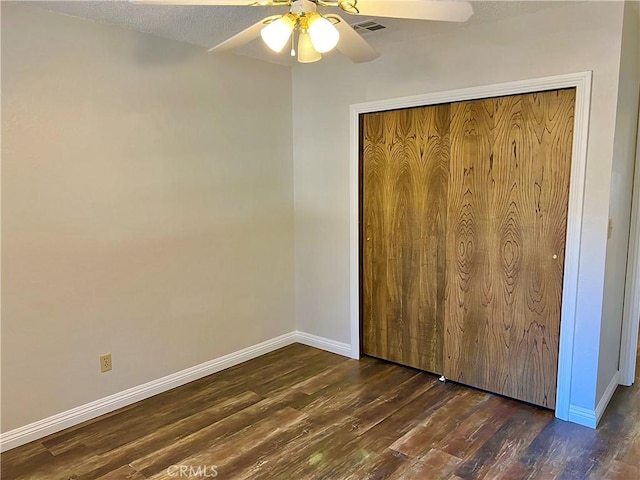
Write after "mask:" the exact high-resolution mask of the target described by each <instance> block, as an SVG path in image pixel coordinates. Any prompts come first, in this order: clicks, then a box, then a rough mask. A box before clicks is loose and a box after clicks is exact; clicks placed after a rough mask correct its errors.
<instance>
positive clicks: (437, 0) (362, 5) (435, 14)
mask: <svg viewBox="0 0 640 480" xmlns="http://www.w3.org/2000/svg"><path fill="white" fill-rule="evenodd" d="M354 4H355V8H356V9H357V12H355V10H351V8H352V7H353V6H354ZM340 5H341V6H342V7H343V9H345V11H348V12H349V13H359V14H360V15H367V16H369V17H390V18H409V19H415V20H436V21H443V22H466V21H467V20H469V18H470V17H471V15H473V7H472V6H471V3H469V2H463V1H457V0H357V1H356V2H354V1H353V0H346V1H344V2H342V3H341V4H340Z"/></svg>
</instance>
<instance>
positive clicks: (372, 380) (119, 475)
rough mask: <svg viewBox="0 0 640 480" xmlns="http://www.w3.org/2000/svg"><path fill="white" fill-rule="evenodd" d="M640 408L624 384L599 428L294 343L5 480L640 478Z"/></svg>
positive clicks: (26, 462)
mask: <svg viewBox="0 0 640 480" xmlns="http://www.w3.org/2000/svg"><path fill="white" fill-rule="evenodd" d="M289 351H290V352H291V355H288V352H289ZM309 362H311V363H309ZM256 372H260V374H256ZM254 389H255V390H254ZM257 390H259V393H258V391H257ZM639 399H640V386H638V385H636V386H633V387H630V388H624V387H620V388H619V389H618V391H617V392H616V393H615V395H614V398H613V400H612V402H611V408H609V409H608V410H607V412H605V415H604V416H603V419H602V422H601V426H600V427H599V428H598V430H591V429H587V428H584V427H580V426H579V425H574V424H570V423H567V422H562V421H560V420H557V419H554V418H553V414H552V412H549V411H547V410H544V409H540V408H537V407H534V406H531V405H528V404H524V403H520V402H517V401H515V400H510V399H506V398H504V397H499V396H495V395H492V394H488V393H484V392H480V391H477V390H473V389H469V388H467V387H464V386H461V385H457V384H455V383H453V382H447V383H446V384H442V383H440V382H438V381H437V377H435V376H433V375H430V374H427V373H423V372H418V371H416V370H414V369H411V368H406V367H402V366H398V365H395V364H390V363H387V362H384V361H380V360H376V359H372V358H367V359H363V360H362V361H354V360H350V359H346V358H342V357H338V356H335V355H334V354H330V353H327V352H321V351H318V350H315V349H312V348H310V347H305V346H300V345H294V346H291V347H287V348H285V349H282V350H281V351H278V352H274V354H270V355H269V356H268V357H267V360H265V359H264V358H259V359H255V360H252V361H250V362H246V363H244V364H242V365H238V366H237V367H234V369H233V374H230V373H229V371H228V370H226V371H224V372H220V373H219V374H216V375H212V376H210V377H207V378H206V379H202V380H200V381H198V382H194V384H190V385H185V386H184V387H180V388H178V389H176V390H174V391H172V392H167V394H162V395H158V396H156V397H154V398H152V399H148V400H145V401H143V402H140V403H139V404H136V405H133V406H130V407H127V408H124V409H122V410H120V411H117V412H113V413H111V414H109V415H105V416H104V417H101V418H99V419H95V420H92V421H90V422H87V423H85V424H83V425H78V426H76V427H73V428H71V429H69V430H66V431H63V432H59V433H58V434H55V435H51V436H49V437H47V438H45V439H43V440H41V441H37V442H32V443H30V444H27V445H24V446H22V447H19V448H16V449H13V450H10V451H8V452H5V453H3V454H2V456H1V457H0V461H1V463H2V470H1V472H0V478H2V479H3V480H27V479H29V480H69V479H70V478H73V479H74V480H119V479H129V480H143V479H146V478H148V477H152V478H156V479H158V478H180V477H176V476H175V473H176V472H175V471H173V472H171V471H168V470H167V468H168V467H171V466H173V465H181V464H182V465H185V464H186V463H189V464H190V465H191V466H194V467H196V468H197V467H202V468H204V467H216V469H217V472H218V477H217V478H232V479H234V480H274V479H275V480H316V479H326V480H346V479H349V480H365V479H366V480H371V479H378V480H382V479H425V480H431V479H439V478H442V479H447V480H479V479H481V478H487V479H489V478H491V479H499V478H503V479H508V480H521V479H522V480H524V479H529V478H530V479H545V480H547V479H568V480H590V479H593V480H609V479H620V480H636V477H630V476H631V475H634V476H635V475H636V474H637V466H638V463H639V462H638V456H639V453H640V420H639V418H640V411H639V410H640V407H639V406H638V400H639ZM100 432H102V437H100ZM101 438H102V442H103V443H101ZM392 446H394V447H396V448H398V449H399V450H400V451H396V450H394V449H393V448H391V447H392ZM211 464H215V465H211ZM196 473H197V471H196ZM200 473H201V474H202V470H201V471H200ZM209 473H210V471H209ZM171 474H173V476H172V475H171ZM183 478H184V477H183ZM187 478H189V477H187ZM191 478H197V477H191Z"/></svg>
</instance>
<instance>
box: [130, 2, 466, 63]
mask: <svg viewBox="0 0 640 480" xmlns="http://www.w3.org/2000/svg"><path fill="white" fill-rule="evenodd" d="M129 1H131V2H132V3H141V4H152V5H229V6H252V7H260V6H286V7H289V12H288V13H286V14H284V15H273V16H270V17H267V18H264V19H263V20H261V21H259V22H258V23H256V24H254V25H252V26H250V27H249V28H247V29H245V30H243V31H241V32H240V33H238V34H236V35H234V36H233V37H231V38H229V39H228V40H225V41H224V42H222V43H220V44H219V45H216V46H215V47H213V48H211V49H210V50H209V51H210V52H222V51H226V50H232V49H234V48H238V47H241V46H242V45H244V44H246V43H249V42H250V41H252V40H254V39H255V38H257V37H259V36H261V37H262V40H263V41H264V43H265V44H266V45H267V46H268V47H269V48H270V49H271V50H273V51H274V52H276V53H280V52H281V51H282V50H283V49H284V48H285V47H286V46H287V45H289V46H290V47H291V56H294V57H295V56H296V55H297V57H298V61H299V62H300V63H312V62H317V61H318V60H320V59H321V58H322V54H323V53H327V52H329V51H331V50H333V48H336V49H337V50H338V51H339V52H341V53H342V54H344V55H346V56H347V57H349V58H350V59H351V60H352V61H353V62H355V63H362V62H369V61H371V60H373V59H375V58H377V57H379V56H380V54H379V53H378V52H377V51H376V50H375V49H374V48H373V47H372V46H371V45H370V44H369V43H368V42H367V41H366V40H365V39H364V38H362V37H361V36H360V35H359V34H358V33H357V32H356V31H355V30H354V29H353V28H352V27H351V25H349V23H347V21H346V20H345V19H344V18H342V17H341V16H340V15H337V14H333V13H329V14H324V15H322V14H320V13H318V11H317V10H318V7H319V6H320V7H334V8H337V9H340V10H342V11H343V12H346V13H349V14H353V15H365V16H367V17H391V18H406V19H415V20H435V21H447V22H465V21H467V20H468V19H469V17H471V15H473V8H472V6H471V4H470V3H469V2H466V1H458V0H129ZM296 37H297V42H296ZM296 45H297V51H296Z"/></svg>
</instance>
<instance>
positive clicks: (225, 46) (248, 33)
mask: <svg viewBox="0 0 640 480" xmlns="http://www.w3.org/2000/svg"><path fill="white" fill-rule="evenodd" d="M280 17H282V15H272V16H271V17H267V18H263V19H262V20H260V21H259V22H258V23H254V24H253V25H251V26H250V27H249V28H245V29H244V30H242V31H241V32H239V33H236V34H235V35H234V36H233V37H231V38H229V39H227V40H225V41H224V42H222V43H219V44H218V45H216V46H215V47H213V48H210V49H209V51H210V52H226V51H227V50H232V49H234V48H238V47H241V46H243V45H245V44H247V43H249V42H250V41H251V40H254V39H256V38H258V37H259V36H260V32H261V31H262V29H263V28H264V27H265V25H267V24H268V23H270V22H272V21H274V20H276V19H277V18H280Z"/></svg>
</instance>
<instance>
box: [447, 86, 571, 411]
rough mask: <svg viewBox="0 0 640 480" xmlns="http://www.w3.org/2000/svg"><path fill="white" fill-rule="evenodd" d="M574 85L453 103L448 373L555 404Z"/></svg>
mask: <svg viewBox="0 0 640 480" xmlns="http://www.w3.org/2000/svg"><path fill="white" fill-rule="evenodd" d="M574 104H575V90H574V89H568V90H559V91H552V92H543V93H535V94H528V95H514V96H510V97H502V98H495V99H486V100H477V101H472V102H461V103H456V104H453V105H452V109H451V157H452V161H451V163H450V185H449V196H448V214H447V218H448V225H447V260H448V261H447V276H446V278H447V302H446V305H447V308H446V321H445V324H446V334H445V346H444V350H445V352H446V354H445V361H444V373H445V375H446V376H447V377H448V378H450V379H452V380H455V381H457V382H461V383H465V384H467V385H472V386H474V387H478V388H481V389H484V390H489V391H492V392H496V393H500V394H503V395H507V396H509V397H512V398H517V399H520V400H524V401H526V402H530V403H533V404H536V405H541V406H544V407H547V408H554V407H555V399H556V379H557V362H558V348H559V347H558V346H559V333H560V311H561V301H562V280H563V268H564V253H565V252H564V249H565V237H566V227H567V206H568V198H569V179H570V173H571V172H570V163H571V149H572V140H573V115H574Z"/></svg>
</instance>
